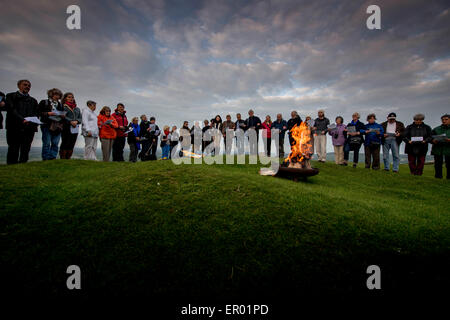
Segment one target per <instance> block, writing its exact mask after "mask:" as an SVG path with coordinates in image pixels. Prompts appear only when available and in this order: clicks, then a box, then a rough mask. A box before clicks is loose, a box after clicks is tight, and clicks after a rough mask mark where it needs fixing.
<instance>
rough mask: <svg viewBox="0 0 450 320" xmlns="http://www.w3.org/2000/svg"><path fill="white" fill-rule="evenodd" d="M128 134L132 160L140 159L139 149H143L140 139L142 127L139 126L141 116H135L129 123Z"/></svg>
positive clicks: (130, 158)
mask: <svg viewBox="0 0 450 320" xmlns="http://www.w3.org/2000/svg"><path fill="white" fill-rule="evenodd" d="M128 128H129V129H128V131H129V132H128V136H127V141H128V145H129V146H130V156H129V159H128V160H129V161H130V162H136V161H137V159H138V154H139V150H141V144H140V143H139V140H140V138H141V127H140V126H139V118H138V117H134V118H133V119H132V120H131V123H130V124H129V125H128Z"/></svg>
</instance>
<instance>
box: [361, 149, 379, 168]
mask: <svg viewBox="0 0 450 320" xmlns="http://www.w3.org/2000/svg"><path fill="white" fill-rule="evenodd" d="M364 153H365V156H366V168H367V169H370V167H371V166H372V169H374V170H378V169H380V145H368V146H365V148H364Z"/></svg>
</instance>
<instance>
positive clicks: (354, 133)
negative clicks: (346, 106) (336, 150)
mask: <svg viewBox="0 0 450 320" xmlns="http://www.w3.org/2000/svg"><path fill="white" fill-rule="evenodd" d="M360 117H361V116H360V115H359V113H358V112H355V113H353V115H352V121H351V122H349V123H348V124H347V129H346V130H347V140H346V141H345V144H344V163H347V162H348V160H349V157H350V151H353V168H356V167H357V166H358V162H359V150H360V149H361V145H362V144H363V143H364V134H365V132H366V126H365V125H364V123H362V122H361V121H360V120H359V119H360Z"/></svg>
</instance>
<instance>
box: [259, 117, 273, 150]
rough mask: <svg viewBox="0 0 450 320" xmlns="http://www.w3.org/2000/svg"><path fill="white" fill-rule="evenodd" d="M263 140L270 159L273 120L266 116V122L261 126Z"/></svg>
mask: <svg viewBox="0 0 450 320" xmlns="http://www.w3.org/2000/svg"><path fill="white" fill-rule="evenodd" d="M261 128H262V130H263V132H262V138H263V144H264V151H265V153H266V155H267V156H268V157H270V152H271V144H272V129H271V128H272V119H271V118H270V116H269V115H267V116H266V120H264V122H263V123H262V124H261Z"/></svg>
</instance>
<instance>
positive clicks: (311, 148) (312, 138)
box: [305, 116, 314, 155]
mask: <svg viewBox="0 0 450 320" xmlns="http://www.w3.org/2000/svg"><path fill="white" fill-rule="evenodd" d="M311 122H312V123H313V124H312V125H310V123H311ZM305 123H306V126H307V127H308V128H309V132H310V135H309V144H310V148H309V150H310V152H309V154H310V155H313V154H314V133H313V130H312V127H313V126H314V122H313V121H312V117H311V116H306V117H305Z"/></svg>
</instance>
